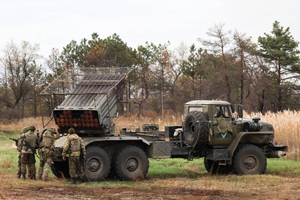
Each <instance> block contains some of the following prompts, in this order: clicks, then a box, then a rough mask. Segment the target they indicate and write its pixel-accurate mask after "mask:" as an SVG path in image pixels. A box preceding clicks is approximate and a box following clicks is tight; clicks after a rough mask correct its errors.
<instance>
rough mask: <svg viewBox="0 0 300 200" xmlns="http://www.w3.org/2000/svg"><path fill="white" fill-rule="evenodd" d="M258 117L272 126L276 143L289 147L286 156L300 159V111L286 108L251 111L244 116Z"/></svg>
mask: <svg viewBox="0 0 300 200" xmlns="http://www.w3.org/2000/svg"><path fill="white" fill-rule="evenodd" d="M253 117H260V118H261V120H262V121H265V122H268V123H270V124H272V125H273V126H274V129H275V139H274V141H276V142H277V143H278V144H282V145H287V146H288V148H289V152H288V157H289V158H290V159H293V160H300V112H299V111H298V112H296V111H290V110H286V111H283V112H281V113H271V112H268V113H266V114H265V115H262V114H261V113H251V114H248V115H246V116H245V118H250V119H252V118H253Z"/></svg>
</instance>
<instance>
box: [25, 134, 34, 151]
mask: <svg viewBox="0 0 300 200" xmlns="http://www.w3.org/2000/svg"><path fill="white" fill-rule="evenodd" d="M25 140H26V141H27V142H28V143H29V144H30V145H31V146H32V147H33V148H35V144H36V134H35V133H34V132H33V131H28V132H27V133H26V134H25ZM23 146H26V144H25V141H24V144H23Z"/></svg>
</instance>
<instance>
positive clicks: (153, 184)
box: [0, 175, 300, 200]
mask: <svg viewBox="0 0 300 200" xmlns="http://www.w3.org/2000/svg"><path fill="white" fill-rule="evenodd" d="M0 178H1V182H2V184H1V188H0V199H12V200H17V199H34V200H36V199H50V200H54V199H60V200H63V199H124V200H125V199H141V200H147V199H189V200H190V199H214V200H215V199H272V200H273V199H287V200H289V199H299V200H300V182H299V179H296V180H295V179H288V180H286V181H284V179H278V180H277V181H275V182H274V183H273V180H272V181H271V183H270V184H266V183H265V182H262V183H261V184H249V186H247V184H244V185H243V186H242V187H240V186H239V187H234V186H232V185H230V184H228V185H226V184H224V182H219V183H218V182H216V183H215V182H210V183H209V185H208V184H207V183H206V184H204V185H202V186H201V184H202V182H197V181H195V180H193V181H194V183H195V184H197V183H199V187H198V189H193V188H191V187H186V186H184V187H181V186H180V184H182V185H184V181H188V180H184V181H183V182H181V181H182V180H180V181H179V184H178V182H177V183H175V182H176V180H159V179H156V180H145V181H142V182H141V183H139V182H137V183H136V184H135V187H127V186H126V187H124V186H120V187H114V188H110V187H107V186H103V187H102V186H101V183H99V184H97V185H96V186H95V185H89V183H84V184H83V185H75V186H74V185H69V184H68V183H66V182H65V181H66V180H64V181H62V180H61V179H56V178H52V180H51V181H49V182H43V181H33V180H26V181H22V180H19V179H17V178H16V177H15V176H12V175H5V176H2V177H0ZM272 179H273V178H272ZM147 181H148V182H149V188H147ZM139 184H142V186H141V188H139ZM145 186H146V187H145ZM92 187H93V188H92ZM193 187H194V188H195V187H196V186H193ZM196 188H197V187H196Z"/></svg>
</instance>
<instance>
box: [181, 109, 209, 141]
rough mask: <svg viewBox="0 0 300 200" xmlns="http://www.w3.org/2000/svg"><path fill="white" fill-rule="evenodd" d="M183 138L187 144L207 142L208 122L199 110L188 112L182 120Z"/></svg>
mask: <svg viewBox="0 0 300 200" xmlns="http://www.w3.org/2000/svg"><path fill="white" fill-rule="evenodd" d="M183 128H184V140H185V142H186V143H187V145H189V146H197V145H203V144H207V143H208V137H209V124H208V120H207V117H206V116H205V115H204V114H203V113H202V112H199V111H192V112H189V113H188V114H187V115H186V117H185V120H184V127H183Z"/></svg>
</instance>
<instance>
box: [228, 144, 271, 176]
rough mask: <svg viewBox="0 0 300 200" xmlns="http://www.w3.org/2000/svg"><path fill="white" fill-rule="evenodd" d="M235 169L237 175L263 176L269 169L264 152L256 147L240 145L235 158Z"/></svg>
mask: <svg viewBox="0 0 300 200" xmlns="http://www.w3.org/2000/svg"><path fill="white" fill-rule="evenodd" d="M232 161H233V167H234V170H235V171H236V173H237V174H240V175H243V174H263V173H265V170H266V167H267V159H266V156H265V154H264V152H263V151H262V150H261V149H260V148H259V147H258V146H256V145H252V144H245V145H240V146H238V148H237V149H236V151H235V153H234V156H233V159H232Z"/></svg>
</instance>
